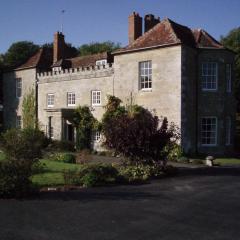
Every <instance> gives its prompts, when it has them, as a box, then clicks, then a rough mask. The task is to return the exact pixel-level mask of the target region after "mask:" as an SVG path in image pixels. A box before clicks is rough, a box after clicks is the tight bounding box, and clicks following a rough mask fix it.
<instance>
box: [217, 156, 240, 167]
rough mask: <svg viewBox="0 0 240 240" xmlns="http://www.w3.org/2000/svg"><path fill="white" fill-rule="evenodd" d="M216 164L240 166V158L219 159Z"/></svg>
mask: <svg viewBox="0 0 240 240" xmlns="http://www.w3.org/2000/svg"><path fill="white" fill-rule="evenodd" d="M214 163H217V164H220V165H221V166H227V165H236V164H239V165H240V158H217V159H216V160H214Z"/></svg>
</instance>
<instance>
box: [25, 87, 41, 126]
mask: <svg viewBox="0 0 240 240" xmlns="http://www.w3.org/2000/svg"><path fill="white" fill-rule="evenodd" d="M22 120H23V128H30V129H35V128H38V123H37V118H36V100H35V92H34V90H33V89H31V90H29V93H28V94H26V95H25V96H24V98H23V104H22Z"/></svg>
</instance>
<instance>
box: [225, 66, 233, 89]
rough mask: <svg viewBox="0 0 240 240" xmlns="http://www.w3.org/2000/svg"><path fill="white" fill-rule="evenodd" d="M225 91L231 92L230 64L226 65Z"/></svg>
mask: <svg viewBox="0 0 240 240" xmlns="http://www.w3.org/2000/svg"><path fill="white" fill-rule="evenodd" d="M226 91H227V93H231V92H232V65H231V64H230V63H227V64H226Z"/></svg>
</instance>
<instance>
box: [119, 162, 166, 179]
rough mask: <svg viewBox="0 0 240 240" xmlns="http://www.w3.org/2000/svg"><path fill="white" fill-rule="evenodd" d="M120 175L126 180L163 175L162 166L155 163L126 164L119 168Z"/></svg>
mask: <svg viewBox="0 0 240 240" xmlns="http://www.w3.org/2000/svg"><path fill="white" fill-rule="evenodd" d="M120 175H121V176H123V177H124V179H125V180H126V181H127V182H142V181H146V180H149V179H150V178H155V177H160V176H161V175H163V166H162V165H161V164H157V163H156V164H153V165H143V164H140V165H128V166H125V167H121V168H120Z"/></svg>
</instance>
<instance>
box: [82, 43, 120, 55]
mask: <svg viewBox="0 0 240 240" xmlns="http://www.w3.org/2000/svg"><path fill="white" fill-rule="evenodd" d="M118 48H120V44H119V43H114V42H111V41H107V42H102V43H100V42H92V43H89V44H83V45H82V46H80V47H79V48H78V51H79V56H86V55H91V54H96V53H102V52H111V51H114V50H116V49H118Z"/></svg>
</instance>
